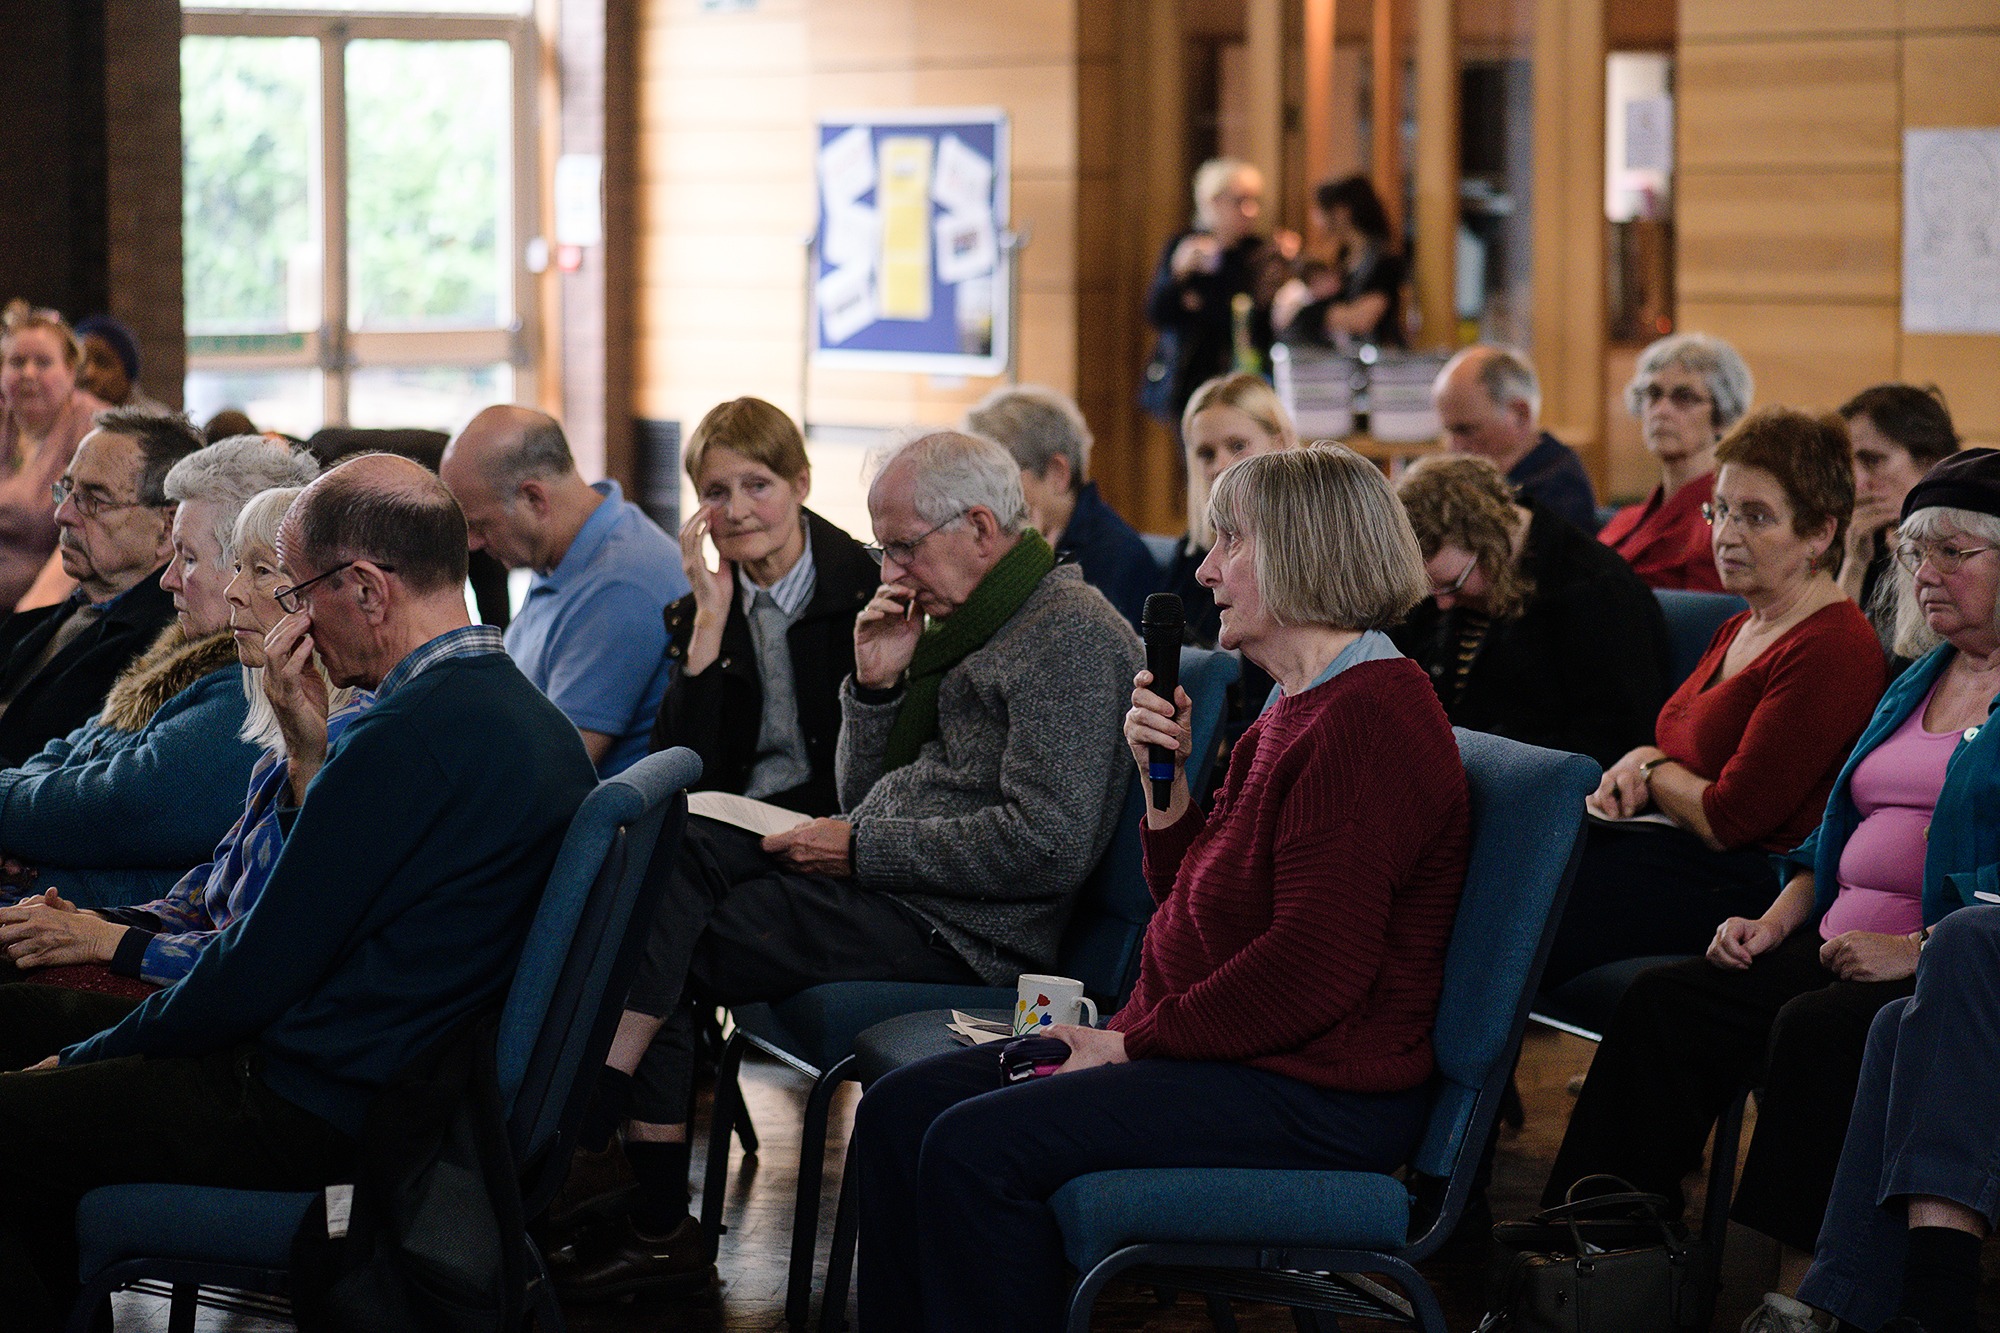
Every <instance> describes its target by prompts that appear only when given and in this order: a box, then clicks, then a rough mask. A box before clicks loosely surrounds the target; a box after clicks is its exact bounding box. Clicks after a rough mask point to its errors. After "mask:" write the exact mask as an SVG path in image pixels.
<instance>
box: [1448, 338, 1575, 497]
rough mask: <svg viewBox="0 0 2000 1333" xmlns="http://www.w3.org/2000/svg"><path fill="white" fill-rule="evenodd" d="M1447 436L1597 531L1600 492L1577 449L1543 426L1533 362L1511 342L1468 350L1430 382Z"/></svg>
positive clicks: (1455, 448)
mask: <svg viewBox="0 0 2000 1333" xmlns="http://www.w3.org/2000/svg"><path fill="white" fill-rule="evenodd" d="M1431 401H1432V402H1433V403H1435V404H1436V405H1437V411H1438V420H1439V421H1440V423H1441V424H1442V425H1443V427H1444V433H1445V440H1446V442H1447V443H1448V444H1449V445H1450V446H1451V451H1452V452H1453V453H1457V454H1476V455H1478V456H1479V457H1481V458H1486V459H1489V460H1491V461H1492V463H1493V464H1494V466H1496V467H1498V468H1499V469H1500V470H1501V471H1502V472H1503V473H1505V474H1506V476H1507V480H1508V482H1509V483H1510V484H1512V486H1513V487H1514V489H1515V490H1516V491H1518V492H1520V493H1521V494H1523V495H1530V496H1533V497H1534V499H1535V501H1536V503H1538V504H1540V505H1541V506H1542V508H1544V509H1547V510H1549V511H1551V512H1552V513H1554V514H1556V515H1558V516H1560V517H1562V518H1565V519H1567V520H1569V521H1570V522H1571V523H1573V524H1575V525H1576V526H1577V527H1578V528H1581V529H1582V530H1583V531H1584V532H1586V533H1595V532H1596V531H1597V497H1596V495H1595V494H1594V493H1593V492H1592V491H1591V489H1590V474H1589V473H1587V472H1585V471H1584V470H1583V460H1582V459H1581V458H1579V457H1577V453H1576V450H1574V449H1572V448H1570V447H1569V446H1568V445H1566V444H1564V443H1563V442H1562V441H1561V440H1558V439H1557V438H1556V437H1555V436H1553V435H1551V434H1549V433H1548V432H1547V431H1545V430H1543V429H1542V424H1541V416H1542V386H1541V381H1540V380H1539V379H1537V378H1536V376H1535V367H1534V366H1533V365H1532V364H1531V363H1530V362H1529V361H1528V358H1527V357H1525V356H1522V355H1521V354H1520V353H1519V352H1516V351H1512V350H1510V349H1508V348H1505V347H1493V346H1488V345H1484V344H1482V345H1480V346H1478V347H1468V348H1466V349H1465V350H1464V351H1462V352H1460V353H1459V354H1458V355H1457V356H1454V357H1453V358H1452V359H1451V360H1449V361H1447V362H1446V363H1445V367H1444V369H1443V370H1441V371H1439V372H1438V377H1437V381H1436V382H1435V383H1434V384H1433V385H1432V386H1431Z"/></svg>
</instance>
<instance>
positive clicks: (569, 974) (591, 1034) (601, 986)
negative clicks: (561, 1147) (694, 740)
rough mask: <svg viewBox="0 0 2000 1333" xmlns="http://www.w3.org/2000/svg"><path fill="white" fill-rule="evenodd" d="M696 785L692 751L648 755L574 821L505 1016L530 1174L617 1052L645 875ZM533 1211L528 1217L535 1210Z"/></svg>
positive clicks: (640, 938) (504, 1042)
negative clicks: (614, 1037) (594, 1074)
mask: <svg viewBox="0 0 2000 1333" xmlns="http://www.w3.org/2000/svg"><path fill="white" fill-rule="evenodd" d="M700 776H701V760H700V759H698V758H697V757H696V756H695V754H694V752H693V751H692V750H685V749H678V748H676V749H672V750H667V751H665V752H663V753H661V754H655V755H648V756H647V757H646V758H644V759H641V760H640V761H639V762H638V763H636V764H634V765H633V766H632V767H630V768H628V769H626V770H625V771H624V772H623V773H620V774H619V775H618V776H616V777H612V778H606V779H605V780H604V781H603V782H600V783H598V784H597V789H596V790H595V791H593V792H592V793H591V794H590V795H589V797H587V798H586V799H585V800H584V803H583V807H582V808H581V809H580V810H578V811H577V813H576V818H575V819H574V820H572V821H571V822H570V826H569V834H568V836H567V837H565V838H564V839H563V845H562V850H561V851H560V852H559V853H558V854H557V856H556V864H555V869H554V870H553V871H551V872H550V874H549V883H548V887H547V888H546V889H545V890H544V891H543V893H542V900H541V905H540V907H539V908H538V909H537V910H536V913H535V923H534V926H533V928H532V929H531V930H530V931H529V933H528V941H527V944H526V945H525V946H524V947H523V949H522V951H521V961H520V963H519V965H518V967H517V968H516V970H515V973H514V982H513V985H512V986H511V987H509V989H508V992H507V1003H506V1007H505V1008H504V1009H503V1010H502V1012H501V1016H500V1033H499V1041H498V1050H497V1064H498V1072H499V1079H500V1093H501V1098H502V1101H503V1104H505V1105H506V1106H507V1108H508V1114H507V1118H508V1128H509V1130H510V1132H511V1135H512V1138H513V1141H514V1151H515V1154H516V1157H517V1159H518V1160H519V1161H521V1162H522V1163H523V1164H524V1166H525V1167H527V1168H528V1169H529V1171H530V1172H532V1170H533V1167H534V1164H535V1160H536V1158H537V1156H538V1155H539V1154H541V1153H542V1152H543V1150H544V1149H546V1148H547V1147H549V1145H550V1144H551V1143H553V1142H554V1141H555V1140H556V1138H557V1135H558V1132H559V1131H567V1130H571V1129H573V1128H574V1126H575V1124H576V1122H577V1120H578V1119H579V1118H580V1117H581V1115H582V1111H583V1103H584V1101H585V1100H586V1098H587V1097H588V1094H589V1090H590V1087H591V1086H592V1081H591V1080H590V1079H589V1078H582V1077H579V1075H580V1074H582V1073H584V1072H586V1071H593V1070H595V1069H596V1067H597V1066H598V1065H600V1064H602V1063H603V1061H604V1055H605V1052H606V1051H607V1050H608V1049H609V1048H610V1044H611V1033H612V1030H613V1029H614V1028H615V1027H616V1025H617V1018H618V1011H619V1009H620V1008H621V1007H622V1005H623V1003H624V998H625V989H626V987H627V986H628V985H629V984H630V982H631V976H632V972H633V969H634V968H635V967H636V966H637V964H638V958H639V953H640V949H641V946H643V944H644V941H645V936H646V930H647V928H648V927H649V926H650V924H651V921H652V917H653V910H652V909H653V906H656V905H657V904H658V902H659V898H660V894H661V892H662V890H663V889H664V886H665V883H666V875H665V873H664V870H662V871H660V872H659V873H653V874H649V873H648V870H649V868H650V867H652V866H653V865H654V863H655V862H656V861H658V862H660V863H661V865H662V866H663V867H664V865H665V864H666V863H667V862H668V861H670V860H671V858H672V857H674V856H675V855H677V854H678V851H679V847H680V835H681V828H682V826H683V824H684V823H685V822H686V819H687V803H686V801H685V800H683V799H681V798H680V794H681V792H682V791H683V790H684V789H685V788H686V787H687V786H688V784H690V783H691V782H693V781H694V780H695V779H696V778H698V777H700ZM649 904H650V905H649ZM530 1179H532V1176H531V1177H530ZM525 1193H526V1188H525V1187H524V1195H525ZM525 1201H526V1202H527V1203H529V1205H530V1208H531V1212H532V1210H533V1207H534V1206H535V1205H536V1203H537V1202H538V1201H536V1200H532V1199H527V1200H525Z"/></svg>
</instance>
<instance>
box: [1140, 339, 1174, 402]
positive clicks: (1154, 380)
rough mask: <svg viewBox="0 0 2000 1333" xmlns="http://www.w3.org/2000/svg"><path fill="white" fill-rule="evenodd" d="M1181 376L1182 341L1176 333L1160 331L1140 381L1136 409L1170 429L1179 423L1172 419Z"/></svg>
mask: <svg viewBox="0 0 2000 1333" xmlns="http://www.w3.org/2000/svg"><path fill="white" fill-rule="evenodd" d="M1181 379H1182V374H1181V339H1180V333H1179V331H1178V330H1175V329H1171V328H1167V329H1161V330H1160V335H1159V339H1158V341H1157V342H1155V343H1154V344H1153V355H1152V357H1151V359H1149V360H1148V361H1147V362H1146V371H1145V378H1144V379H1142V380H1140V381H1139V410H1140V411H1142V412H1144V413H1145V414H1146V415H1147V416H1150V417H1153V418H1155V419H1156V420H1159V421H1163V422H1166V423H1167V424H1168V425H1170V426H1178V425H1179V424H1180V422H1179V421H1178V420H1177V419H1176V418H1175V416H1174V390H1175V389H1176V388H1178V387H1179V385H1180V382H1181Z"/></svg>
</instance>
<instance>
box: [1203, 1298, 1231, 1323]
mask: <svg viewBox="0 0 2000 1333" xmlns="http://www.w3.org/2000/svg"><path fill="white" fill-rule="evenodd" d="M1202 1302H1203V1303H1204V1304H1205V1305H1207V1306H1208V1323H1209V1327H1211V1328H1213V1329H1214V1330H1215V1333H1236V1312H1235V1311H1234V1310H1232V1309H1230V1308H1229V1298H1228V1297H1227V1296H1217V1295H1215V1294H1214V1293H1213V1292H1211V1293H1209V1294H1208V1295H1206V1296H1204V1297H1202Z"/></svg>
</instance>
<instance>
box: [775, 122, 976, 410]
mask: <svg viewBox="0 0 2000 1333" xmlns="http://www.w3.org/2000/svg"><path fill="white" fill-rule="evenodd" d="M816 167H817V169H816V171H815V172H814V177H815V180H816V182H817V190H818V195H819V210H818V214H819V216H818V223H817V226H816V229H815V230H814V233H813V262H812V276H813V283H812V337H811V342H810V344H809V345H810V347H811V350H812V358H813V360H814V362H816V363H817V364H821V365H829V366H841V367H853V368H857V369H868V370H899V371H916V372H920V373H924V372H927V373H930V374H934V375H999V374H1002V373H1003V372H1005V370H1006V368H1007V360H1008V348H1009V339H1010V337H1011V336H1012V331H1013V313H1014V312H1013V308H1012V307H1013V286H1014V284H1013V281H1012V264H1013V250H1012V245H1011V234H1010V233H1009V231H1008V229H1007V193H1008V191H1007V185H1008V163H1007V117H1006V114H1005V113H1004V112H1002V111H1000V110H998V109H997V108H991V107H984V108H957V109H949V110H943V109H940V110H908V111H887V112H883V111H870V112H850V113H845V114H840V115H828V116H824V117H822V118H821V119H820V122H819V130H818V143H817V145H816Z"/></svg>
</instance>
